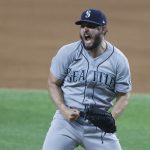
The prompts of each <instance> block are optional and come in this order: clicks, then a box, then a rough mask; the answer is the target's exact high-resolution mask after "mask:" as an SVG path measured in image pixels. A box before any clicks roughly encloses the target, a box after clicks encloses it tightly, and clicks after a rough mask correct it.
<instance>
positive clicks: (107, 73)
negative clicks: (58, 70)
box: [66, 58, 116, 87]
mask: <svg viewBox="0 0 150 150" xmlns="http://www.w3.org/2000/svg"><path fill="white" fill-rule="evenodd" d="M115 78H116V74H115V70H114V68H113V65H112V64H111V62H110V61H108V60H107V61H105V62H101V61H98V60H97V61H94V60H93V61H91V60H88V59H86V58H84V59H78V60H77V61H74V62H73V63H72V64H70V66H69V68H68V72H67V76H66V81H67V82H70V83H74V84H75V83H76V84H84V83H85V82H86V83H88V84H92V85H104V86H109V87H114V84H115Z"/></svg>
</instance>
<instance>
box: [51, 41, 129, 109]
mask: <svg viewBox="0 0 150 150" xmlns="http://www.w3.org/2000/svg"><path fill="white" fill-rule="evenodd" d="M50 71H51V72H52V74H53V75H54V76H55V77H56V78H57V79H60V80H63V81H64V82H63V85H62V87H61V88H62V91H63V93H64V101H65V104H66V105H68V106H72V107H77V108H83V105H84V104H87V103H88V104H89V103H92V104H97V105H100V106H101V107H105V108H108V109H109V108H110V107H111V106H112V100H113V99H114V98H115V96H116V93H117V92H122V93H127V92H129V91H130V90H131V77H130V69H129V64H128V60H127V58H126V57H125V55H124V54H123V53H122V52H121V51H120V50H119V49H117V48H116V47H114V46H113V45H112V44H110V43H109V42H107V49H106V51H105V52H104V53H103V54H102V55H100V56H98V57H96V58H92V57H91V56H90V55H89V53H88V51H87V50H85V49H84V47H83V45H82V43H81V41H77V42H74V43H71V44H68V45H65V46H63V47H62V48H61V49H60V50H59V51H58V53H57V55H56V56H55V57H54V58H53V60H52V64H51V69H50Z"/></svg>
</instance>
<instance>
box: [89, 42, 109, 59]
mask: <svg viewBox="0 0 150 150" xmlns="http://www.w3.org/2000/svg"><path fill="white" fill-rule="evenodd" d="M106 48H107V43H106V41H105V40H102V42H101V44H100V45H99V46H98V47H97V48H95V49H92V50H90V51H89V54H90V55H91V56H92V57H93V58H95V57H98V56H99V55H101V54H102V53H103V52H104V51H105V50H106Z"/></svg>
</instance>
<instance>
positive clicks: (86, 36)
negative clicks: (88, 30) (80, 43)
mask: <svg viewBox="0 0 150 150" xmlns="http://www.w3.org/2000/svg"><path fill="white" fill-rule="evenodd" d="M84 38H85V40H86V41H90V40H91V39H92V37H91V36H90V35H88V34H85V35H84Z"/></svg>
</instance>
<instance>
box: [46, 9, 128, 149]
mask: <svg viewBox="0 0 150 150" xmlns="http://www.w3.org/2000/svg"><path fill="white" fill-rule="evenodd" d="M75 24H76V25H80V40H79V41H76V42H73V43H71V44H67V45H64V46H63V47H61V48H60V50H59V51H58V53H57V54H56V56H55V57H54V58H53V59H52V62H51V67H50V74H49V78H48V85H49V93H50V95H51V97H52V99H53V101H54V103H55V104H56V106H57V108H58V109H57V110H56V113H55V115H54V117H53V120H52V122H51V126H50V128H49V131H48V132H47V135H46V138H45V141H44V144H43V150H74V149H75V148H76V147H77V146H79V145H80V146H82V147H83V148H84V149H85V150H112V149H113V150H121V146H120V143H119V140H118V138H117V136H116V132H115V133H104V132H103V130H101V129H100V128H97V127H96V126H95V125H94V124H92V123H91V122H90V121H89V120H88V119H86V118H84V117H83V116H81V115H80V112H81V111H84V110H85V107H86V106H87V105H95V106H97V107H98V108H99V109H102V110H106V111H108V110H109V109H110V108H111V107H112V109H111V110H112V111H111V114H112V116H113V118H114V120H116V119H117V118H118V117H119V116H120V115H121V113H122V112H123V110H124V109H125V108H126V106H127V104H128V98H129V92H130V91H131V79H130V78H131V77H130V68H129V63H128V60H127V58H126V57H125V55H124V54H123V53H122V52H121V51H120V50H119V49H118V48H116V47H115V46H113V45H112V44H111V43H109V42H108V41H107V40H106V39H105V35H106V33H107V31H108V30H107V18H106V16H105V14H104V13H103V12H102V11H99V10H95V9H88V10H86V11H84V12H83V13H82V15H81V18H80V20H79V21H77V22H75ZM102 141H103V142H102Z"/></svg>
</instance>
